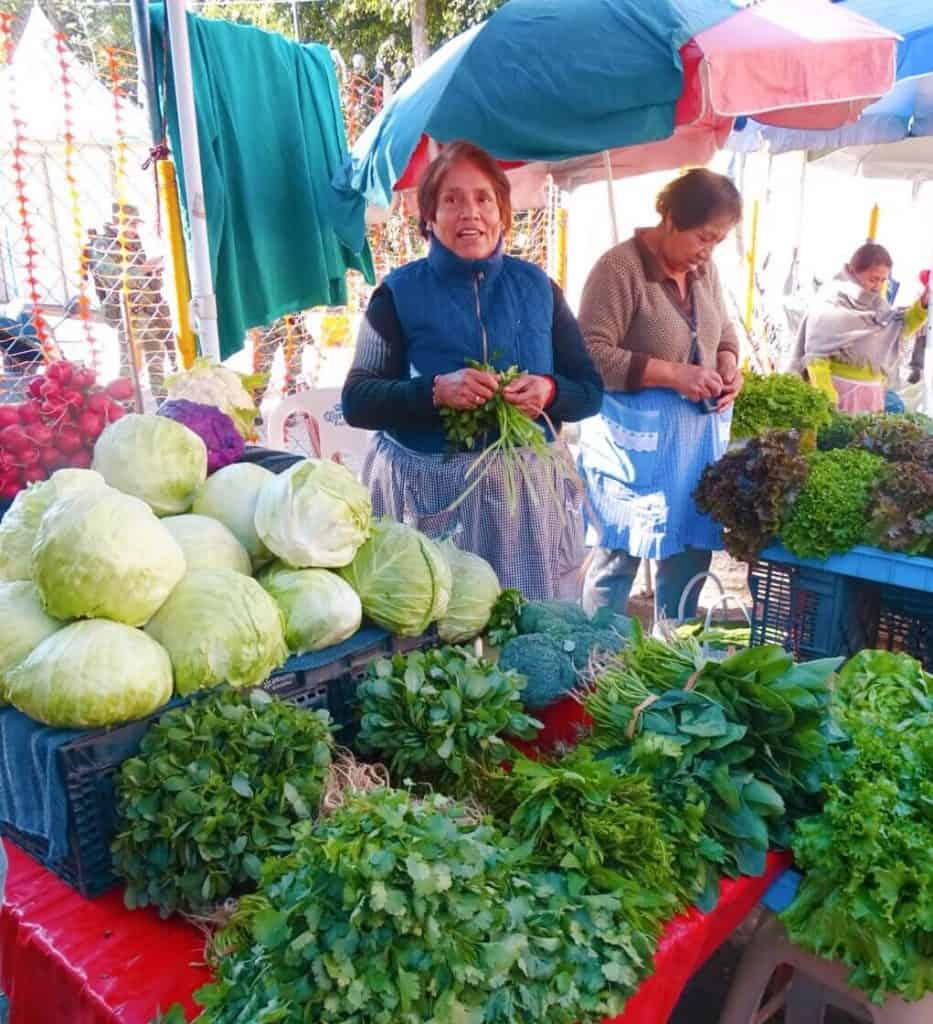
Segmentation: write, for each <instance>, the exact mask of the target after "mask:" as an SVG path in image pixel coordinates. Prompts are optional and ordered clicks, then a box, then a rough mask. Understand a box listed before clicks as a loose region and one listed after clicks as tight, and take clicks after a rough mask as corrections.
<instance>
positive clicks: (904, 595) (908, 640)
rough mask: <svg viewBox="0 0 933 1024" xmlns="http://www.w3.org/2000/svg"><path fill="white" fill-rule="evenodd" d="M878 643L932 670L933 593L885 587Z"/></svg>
mask: <svg viewBox="0 0 933 1024" xmlns="http://www.w3.org/2000/svg"><path fill="white" fill-rule="evenodd" d="M876 646H877V647H879V648H882V649H883V650H886V651H895V652H903V653H904V654H909V655H910V656H911V657H912V658H916V659H917V660H918V661H919V662H920V663H921V664H922V665H923V667H924V668H925V669H926V670H927V671H928V672H933V594H930V593H927V592H925V591H922V590H908V589H906V588H904V587H893V586H885V587H882V589H881V615H880V619H879V623H878V637H877V643H876Z"/></svg>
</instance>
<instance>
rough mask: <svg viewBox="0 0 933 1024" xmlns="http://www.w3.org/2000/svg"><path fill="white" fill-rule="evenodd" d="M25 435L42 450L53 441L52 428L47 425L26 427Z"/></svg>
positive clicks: (31, 424) (35, 424)
mask: <svg viewBox="0 0 933 1024" xmlns="http://www.w3.org/2000/svg"><path fill="white" fill-rule="evenodd" d="M25 433H26V435H27V437H29V439H30V440H31V441H32V443H33V444H37V445H38V446H39V447H40V448H42V447H44V446H45V445H47V444H48V443H49V442H50V441H51V440H52V433H53V431H52V428H51V427H50V426H48V425H47V424H45V423H30V424H29V426H28V427H26V430H25Z"/></svg>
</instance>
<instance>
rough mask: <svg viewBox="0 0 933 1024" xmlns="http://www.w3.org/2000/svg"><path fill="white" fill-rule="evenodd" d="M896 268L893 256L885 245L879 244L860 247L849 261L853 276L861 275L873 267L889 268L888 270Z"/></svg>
mask: <svg viewBox="0 0 933 1024" xmlns="http://www.w3.org/2000/svg"><path fill="white" fill-rule="evenodd" d="M893 266H894V260H892V259H891V254H890V253H889V252H888V250H887V249H885V247H884V246H883V245H878V243H877V242H866V243H865V244H864V245H860V246H859V247H858V248H857V249H856V250H855V252H854V253H852V259H850V260H849V270H850V271H851V272H852V273H853V274H861V273H862V272H863V271H866V270H870V269H871V268H872V267H887V268H888V270H890V269H891V267H893Z"/></svg>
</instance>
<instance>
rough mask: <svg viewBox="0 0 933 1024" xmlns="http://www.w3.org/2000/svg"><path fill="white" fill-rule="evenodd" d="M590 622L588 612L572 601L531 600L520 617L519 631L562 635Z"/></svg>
mask: <svg viewBox="0 0 933 1024" xmlns="http://www.w3.org/2000/svg"><path fill="white" fill-rule="evenodd" d="M589 623H590V620H589V619H588V618H587V615H586V612H585V611H584V610H583V609H582V608H581V607H580V605H578V604H574V603H573V602H572V601H530V602H529V603H528V604H526V605H525V606H524V607H523V608H522V610H521V614H520V615H519V617H518V631H519V633H549V634H550V635H552V636H556V637H562V636H567V635H569V634H571V633H573V631H574V630H577V629H579V628H580V627H581V626H588V625H589Z"/></svg>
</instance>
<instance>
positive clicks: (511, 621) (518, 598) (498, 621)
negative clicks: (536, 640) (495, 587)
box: [486, 587, 528, 647]
mask: <svg viewBox="0 0 933 1024" xmlns="http://www.w3.org/2000/svg"><path fill="white" fill-rule="evenodd" d="M527 603H528V602H527V601H526V600H525V598H524V597H522V594H521V591H520V590H516V589H515V588H514V587H507V588H506V589H505V590H503V591H501V592H500V594H499V596H498V597H497V598H496V600H495V603H494V604H493V606H492V611H491V612H490V613H489V622H488V623H487V624H486V639H487V640H488V641H489V642H490V643H491V644H492V645H493V647H502V645H503V644H504V643H505V642H506V641H507V640H511V638H512V637H513V636H517V635H518V617H519V615H520V614H521V611H522V608H523V607H524V606H525V605H526V604H527Z"/></svg>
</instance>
